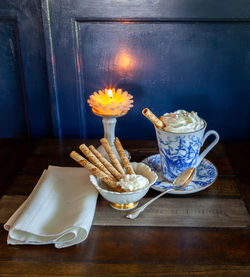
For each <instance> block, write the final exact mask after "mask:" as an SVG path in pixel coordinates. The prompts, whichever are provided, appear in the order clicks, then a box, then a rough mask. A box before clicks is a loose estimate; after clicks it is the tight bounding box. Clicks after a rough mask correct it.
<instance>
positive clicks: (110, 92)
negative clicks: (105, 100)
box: [108, 89, 113, 97]
mask: <svg viewBox="0 0 250 277" xmlns="http://www.w3.org/2000/svg"><path fill="white" fill-rule="evenodd" d="M108 96H109V97H112V96H113V92H112V89H109V90H108Z"/></svg>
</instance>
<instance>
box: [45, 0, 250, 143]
mask: <svg viewBox="0 0 250 277" xmlns="http://www.w3.org/2000/svg"><path fill="white" fill-rule="evenodd" d="M42 8H43V9H42V10H43V22H44V28H45V41H46V50H47V64H48V71H49V81H50V93H51V102H52V107H53V109H52V116H53V123H54V133H55V135H56V136H59V137H90V138H98V137H101V136H102V135H103V130H102V123H101V120H100V118H98V117H96V116H95V115H93V114H92V113H91V110H90V108H89V107H88V105H87V104H86V100H87V98H88V97H89V95H90V94H92V93H93V91H97V90H98V89H101V88H104V87H105V86H107V85H109V84H112V85H113V86H116V87H120V88H122V89H124V90H128V92H129V93H131V94H133V95H134V101H135V103H134V108H132V109H131V111H130V112H129V113H128V114H127V115H126V116H124V117H122V118H120V119H118V124H117V128H116V131H117V135H118V136H119V137H121V138H128V139H142V138H145V139H152V138H155V135H154V131H153V127H152V124H151V123H149V122H148V121H147V120H146V119H145V118H144V117H143V116H142V115H141V110H142V108H144V107H149V108H151V109H152V110H153V111H154V112H155V113H156V114H157V115H161V114H162V113H163V112H170V111H174V110H176V109H180V108H184V109H187V110H195V111H197V112H198V113H199V114H200V116H201V117H203V118H205V119H206V120H207V122H208V126H209V128H213V129H216V130H217V131H218V132H219V133H220V134H221V137H222V138H223V139H244V138H245V139H246V138H248V137H249V125H250V124H249V108H248V107H249V87H250V74H249V68H250V67H249V66H250V59H249V51H250V28H249V27H250V25H249V24H250V5H249V1H247V0H240V1H231V0H230V1H215V0H212V1H207V2H206V3H204V1H201V0H191V1H185V0H167V1H166V0H160V1H157V2H154V1H141V0H135V1H133V3H131V1H110V0H104V1H102V2H101V3H100V1H97V0H86V1H81V0H77V1H70V0H60V1H51V0H42ZM235 114H237V115H238V114H240V115H241V116H242V118H245V120H242V121H239V120H238V119H237V117H236V116H235Z"/></svg>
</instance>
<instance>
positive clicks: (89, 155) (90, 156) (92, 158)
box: [79, 144, 116, 181]
mask: <svg viewBox="0 0 250 277" xmlns="http://www.w3.org/2000/svg"><path fill="white" fill-rule="evenodd" d="M79 148H80V150H81V151H82V153H83V154H84V155H85V156H86V157H87V158H88V159H89V160H90V161H91V162H92V163H93V165H94V166H96V167H97V168H99V169H100V170H102V171H103V172H104V173H105V174H107V175H108V177H110V178H112V179H114V181H116V179H115V178H114V176H113V175H112V174H111V173H110V172H109V171H108V170H107V168H106V167H105V166H104V165H103V164H102V163H101V161H100V160H99V159H97V157H96V156H95V155H94V154H93V153H92V152H91V151H90V150H89V148H88V147H87V146H86V145H85V144H81V145H80V146H79Z"/></svg>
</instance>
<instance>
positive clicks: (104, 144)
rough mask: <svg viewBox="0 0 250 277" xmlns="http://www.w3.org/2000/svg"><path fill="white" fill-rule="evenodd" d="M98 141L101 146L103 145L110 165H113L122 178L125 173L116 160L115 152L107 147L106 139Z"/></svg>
mask: <svg viewBox="0 0 250 277" xmlns="http://www.w3.org/2000/svg"><path fill="white" fill-rule="evenodd" d="M100 141H101V144H102V145H103V147H104V148H105V150H106V152H107V153H108V155H109V158H110V160H111V163H112V164H113V166H114V167H115V168H116V169H117V170H118V171H119V172H120V173H121V174H122V176H124V175H125V172H124V170H123V168H122V166H121V164H120V162H119V161H118V159H117V158H116V155H115V152H114V151H113V149H112V148H111V146H110V145H109V142H108V140H107V139H106V138H102V139H101V140H100Z"/></svg>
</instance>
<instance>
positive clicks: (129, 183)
mask: <svg viewBox="0 0 250 277" xmlns="http://www.w3.org/2000/svg"><path fill="white" fill-rule="evenodd" d="M116 184H117V185H119V186H121V188H122V189H124V190H125V191H136V190H140V189H143V188H145V187H146V186H147V185H148V184H149V181H148V179H147V178H146V177H144V176H142V175H136V174H131V175H129V174H126V175H125V176H124V177H123V178H122V179H121V180H119V181H118V182H117V183H116Z"/></svg>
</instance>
